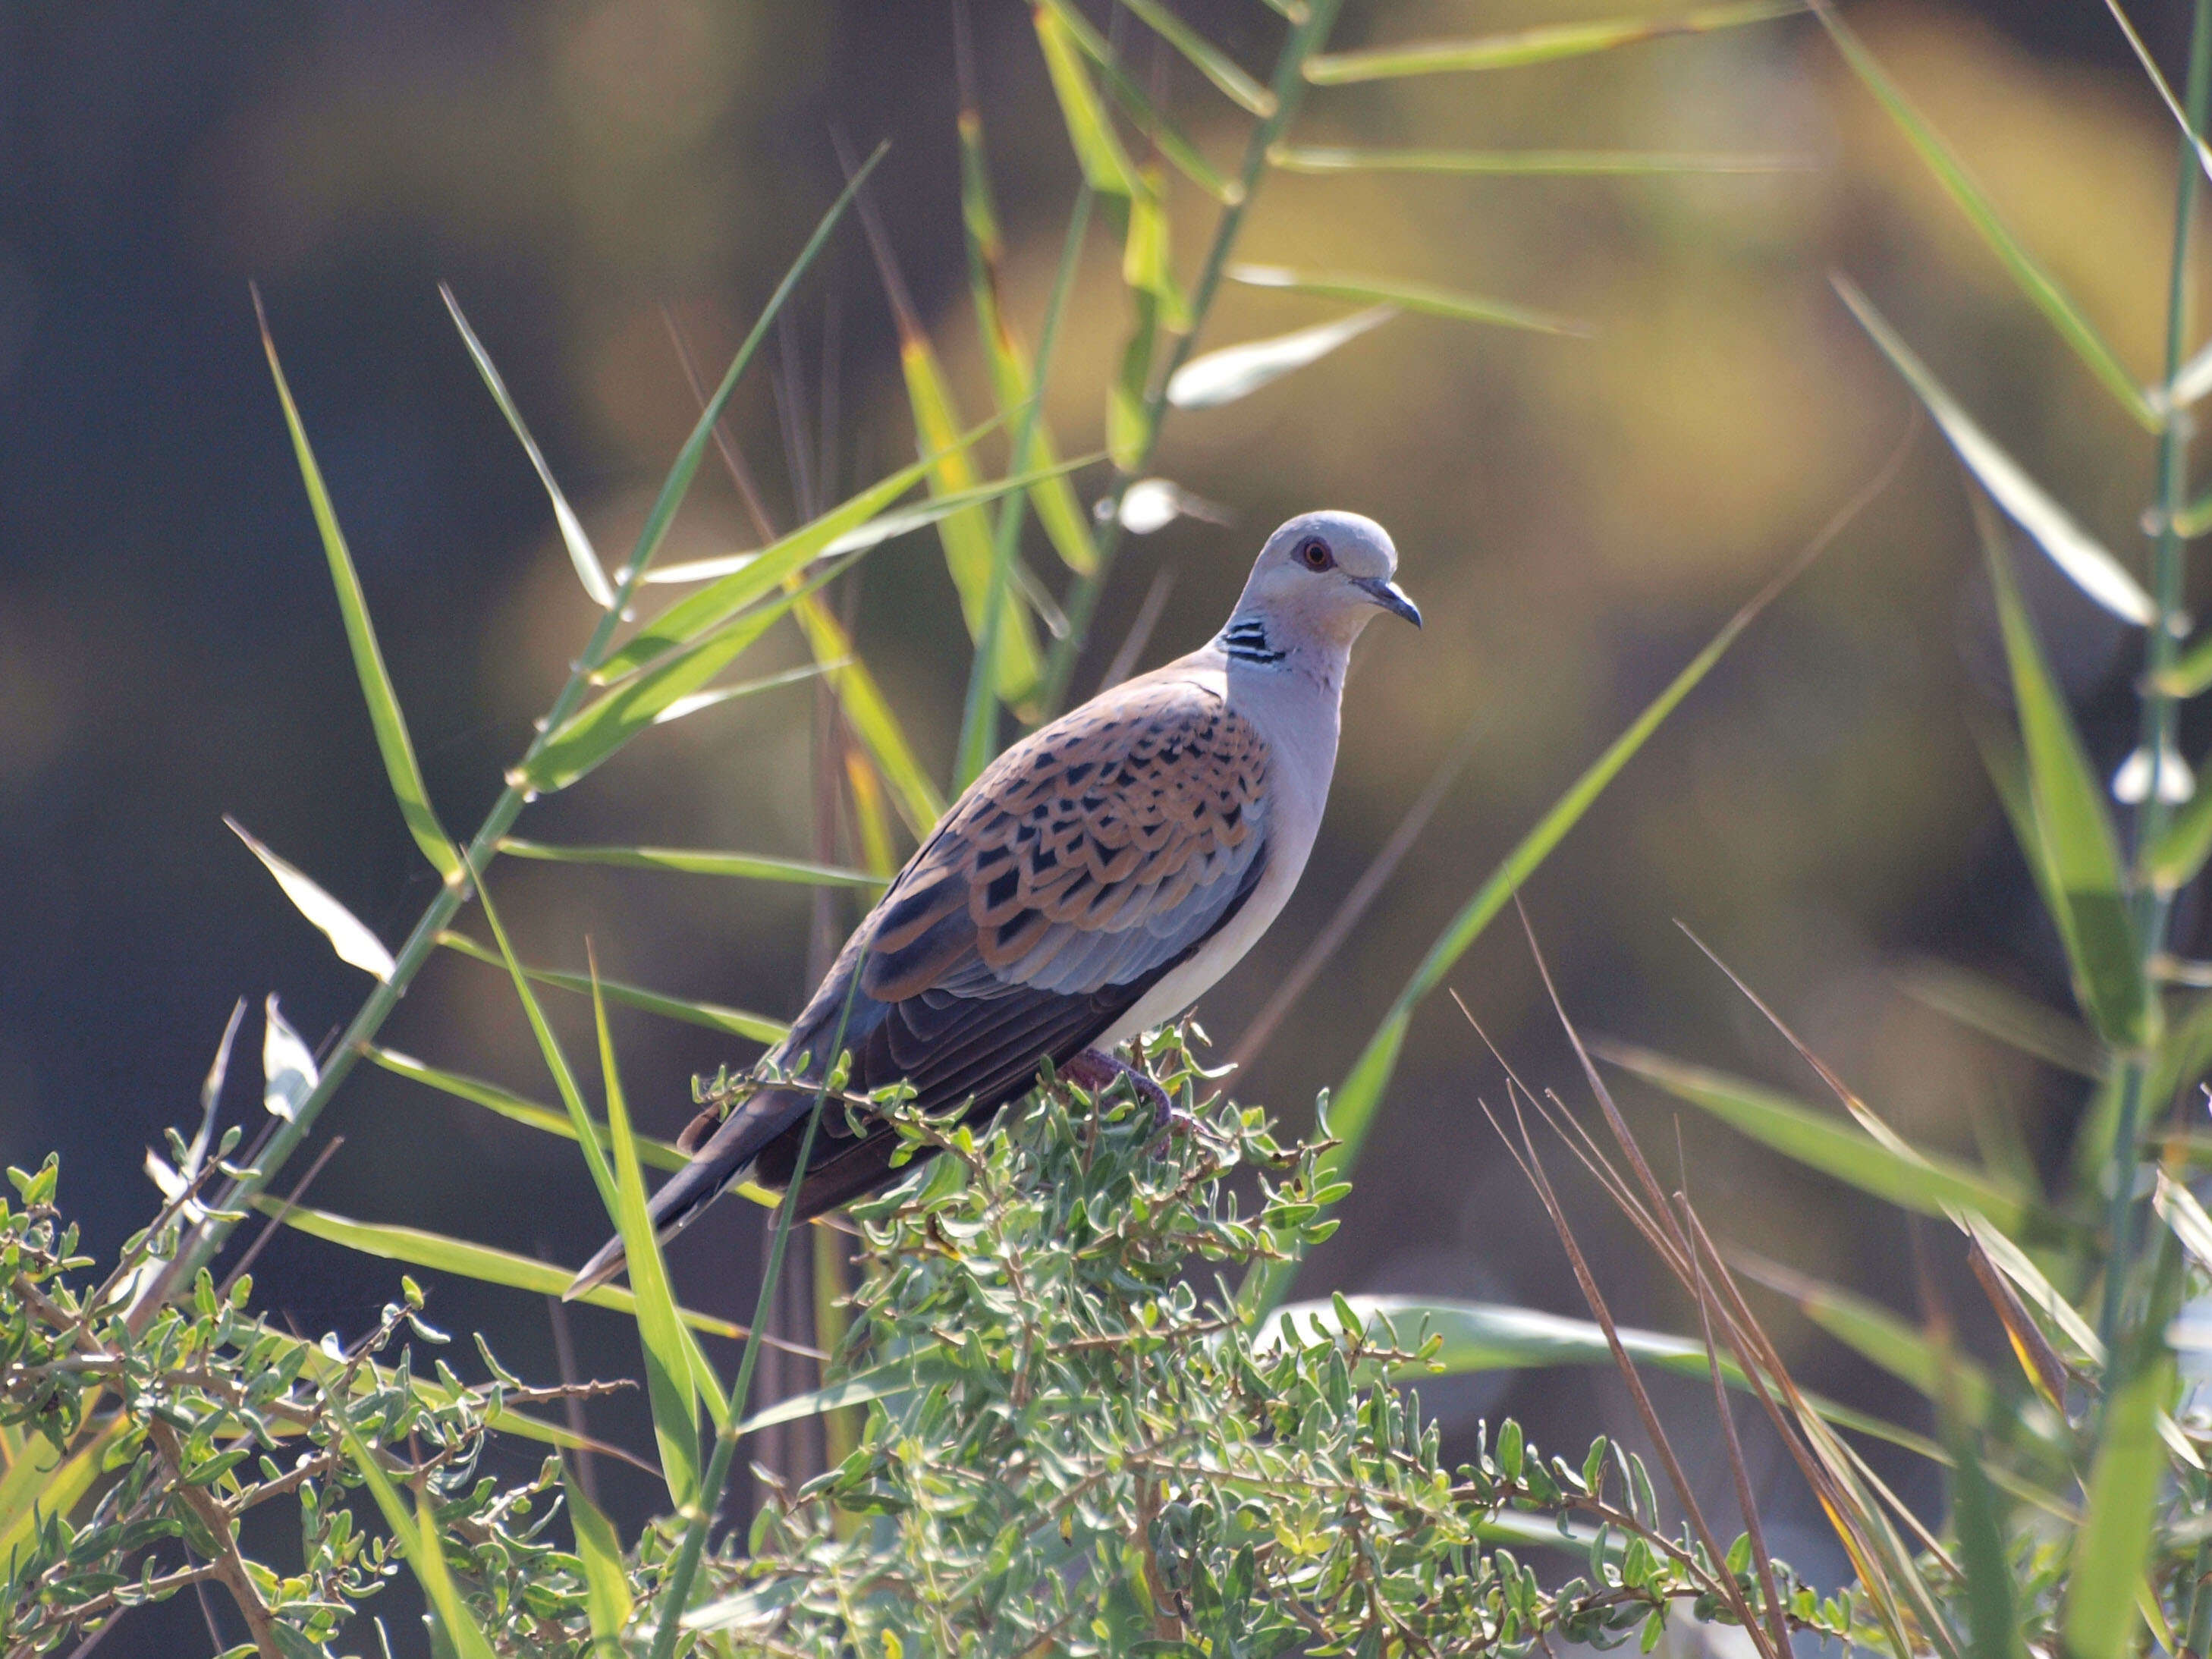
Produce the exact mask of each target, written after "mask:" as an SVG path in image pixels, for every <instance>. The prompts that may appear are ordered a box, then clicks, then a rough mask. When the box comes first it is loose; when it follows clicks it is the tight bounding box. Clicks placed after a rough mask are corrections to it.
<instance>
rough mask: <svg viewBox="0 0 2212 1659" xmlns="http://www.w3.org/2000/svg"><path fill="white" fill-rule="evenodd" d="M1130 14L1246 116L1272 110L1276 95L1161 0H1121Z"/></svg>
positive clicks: (1258, 114) (1265, 114)
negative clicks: (1178, 54) (1174, 50)
mask: <svg viewBox="0 0 2212 1659" xmlns="http://www.w3.org/2000/svg"><path fill="white" fill-rule="evenodd" d="M1121 4H1122V5H1123V6H1124V7H1126V8H1127V9H1128V11H1129V14H1130V15H1132V16H1133V17H1134V18H1136V19H1137V21H1139V22H1140V23H1142V24H1144V25H1145V27H1147V28H1149V29H1151V30H1152V33H1155V34H1157V35H1158V36H1159V37H1160V39H1161V40H1164V41H1166V42H1167V43H1168V44H1169V45H1170V46H1173V47H1174V48H1175V49H1176V51H1177V52H1181V53H1182V55H1183V58H1185V60H1186V61H1188V63H1189V64H1190V66H1191V67H1192V68H1193V69H1194V70H1197V71H1198V72H1199V73H1200V75H1202V76H1205V77H1206V79H1207V80H1209V81H1211V82H1213V84H1214V86H1215V87H1216V88H1218V89H1219V91H1220V93H1221V95H1222V96H1223V97H1225V98H1226V99H1228V100H1229V101H1230V102H1231V103H1232V104H1234V105H1236V106H1237V107H1238V108H1239V109H1241V110H1243V111H1244V112H1245V113H1247V114H1248V115H1256V116H1259V117H1260V118H1261V119H1262V120H1265V119H1266V118H1267V117H1268V116H1270V115H1273V113H1274V112H1275V94H1273V93H1272V92H1270V91H1268V90H1267V88H1265V87H1263V86H1261V84H1260V83H1259V82H1257V81H1255V80H1254V79H1253V78H1252V77H1251V76H1249V75H1247V74H1246V73H1245V72H1244V71H1243V70H1242V69H1240V68H1239V67H1238V66H1237V64H1235V63H1234V62H1233V61H1232V60H1231V58H1230V57H1229V54H1228V53H1226V52H1223V51H1222V50H1221V48H1220V47H1218V46H1215V45H1214V44H1213V42H1212V41H1211V40H1207V39H1206V37H1205V36H1204V35H1202V34H1200V33H1199V32H1198V31H1197V30H1196V29H1194V28H1193V27H1191V26H1190V25H1189V24H1188V23H1186V22H1184V21H1182V18H1180V17H1178V16H1176V15H1175V14H1174V13H1173V12H1171V11H1170V10H1169V9H1167V8H1166V7H1165V6H1164V5H1162V4H1161V3H1160V0H1121Z"/></svg>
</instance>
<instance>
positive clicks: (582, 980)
mask: <svg viewBox="0 0 2212 1659" xmlns="http://www.w3.org/2000/svg"><path fill="white" fill-rule="evenodd" d="M437 942H438V943H439V944H440V945H443V946H445V947H446V949H447V950H449V951H458V952H459V954H460V955H462V956H465V957H469V958H470V959H471V960H472V961H476V962H482V963H489V965H490V966H492V967H495V968H497V967H501V966H503V965H505V958H504V957H502V956H501V953H500V952H499V951H493V950H487V949H486V948H485V947H484V946H483V945H480V944H478V943H477V941H476V940H475V939H471V938H470V937H469V936H468V935H467V934H466V933H454V932H453V931H452V930H451V929H447V931H445V932H442V933H440V934H439V935H438V941H437ZM516 971H517V972H519V973H520V974H521V975H523V976H524V977H525V978H526V979H527V980H529V981H533V982H535V983H537V984H539V985H550V986H551V987H554V988H555V989H556V990H562V991H572V992H574V993H575V994H577V995H578V996H586V997H587V996H589V995H591V994H592V981H591V977H590V975H586V974H568V973H562V972H559V971H557V970H556V969H550V968H518V969H516ZM599 984H600V987H601V988H602V989H603V990H604V991H605V994H606V997H607V1000H608V1001H610V1002H619V1003H621V1004H622V1005H623V1006H625V1007H629V1008H635V1009H637V1010H639V1011H640V1012H643V1013H648V1014H659V1016H661V1018H664V1019H675V1020H681V1021H683V1022H684V1024H687V1025H703V1026H705V1027H706V1028H707V1029H708V1030H710V1031H726V1032H727V1033H729V1034H730V1035H731V1036H741V1037H744V1038H747V1039H748V1040H750V1041H751V1042H778V1041H780V1040H781V1037H782V1036H783V1034H784V1032H785V1030H787V1027H786V1026H785V1025H784V1024H783V1022H782V1021H781V1020H775V1019H770V1018H768V1016H767V1015H765V1014H750V1013H747V1012H745V1011H744V1009H742V1008H726V1007H724V1006H722V1005H721V1004H720V1003H716V1002H693V1001H690V1000H686V999H684V998H683V997H673V996H670V995H668V994H665V993H664V992H660V991H648V990H646V989H644V988H642V987H639V986H635V985H626V984H624V983H623V981H620V980H617V979H605V980H601V981H599ZM533 1001H534V999H533ZM564 1097H565V1092H564ZM579 1098H580V1097H579ZM583 1121H586V1122H589V1121H590V1118H589V1115H588V1114H587V1115H585V1116H584V1119H583Z"/></svg>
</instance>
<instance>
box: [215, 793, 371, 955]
mask: <svg viewBox="0 0 2212 1659" xmlns="http://www.w3.org/2000/svg"><path fill="white" fill-rule="evenodd" d="M222 821H223V822H224V823H226V824H228V825H229V826H230V832H231V834H233V835H234V836H237V837H238V838H239V840H240V841H242V842H245V843H246V851H248V852H250V853H252V854H253V856H254V857H256V858H257V859H259V860H261V863H262V866H263V867H264V869H266V870H267V871H268V872H269V873H270V875H272V876H274V877H276V884H277V885H278V886H279V887H281V888H283V890H284V896H285V897H286V898H288V899H289V900H291V901H292V904H293V908H295V909H297V910H298V911H299V913H300V914H301V915H303V916H305V917H306V918H307V920H308V921H311V922H313V924H314V925H315V927H317V928H319V929H320V930H321V933H322V935H323V937H324V938H325V939H328V940H330V942H331V950H332V951H335V952H337V958H338V960H339V961H340V962H343V963H346V964H348V965H349V966H350V967H354V968H358V969H361V970H362V972H363V973H365V974H368V975H372V976H374V978H376V979H379V980H383V981H389V980H390V979H391V977H392V969H394V968H396V967H397V966H398V963H395V962H393V961H392V952H391V951H387V950H386V949H385V948H384V941H383V940H382V939H379V938H377V936H376V935H375V934H374V933H371V932H369V930H368V927H367V926H366V925H365V924H364V923H363V922H362V921H361V920H360V918H358V917H357V916H356V915H354V913H353V912H352V911H350V910H349V909H347V908H345V906H344V905H343V904H341V903H339V902H337V900H336V899H334V898H332V897H331V896H330V895H329V894H328V893H327V892H325V891H324V890H323V889H322V887H321V886H320V885H319V884H318V883H317V882H316V881H315V880H314V878H313V877H311V876H309V875H308V874H307V872H305V871H303V870H301V869H298V868H297V867H295V866H293V865H290V864H288V863H287V862H285V861H284V860H283V859H280V858H278V857H277V856H276V854H274V853H272V852H270V850H269V849H268V848H266V847H264V846H263V845H262V844H261V842H258V841H257V840H256V839H255V838H254V837H253V836H251V835H249V834H247V833H246V827H245V826H244V825H243V824H241V823H239V821H238V820H237V819H236V818H234V817H229V816H228V814H226V815H225V816H224V817H223V820H222Z"/></svg>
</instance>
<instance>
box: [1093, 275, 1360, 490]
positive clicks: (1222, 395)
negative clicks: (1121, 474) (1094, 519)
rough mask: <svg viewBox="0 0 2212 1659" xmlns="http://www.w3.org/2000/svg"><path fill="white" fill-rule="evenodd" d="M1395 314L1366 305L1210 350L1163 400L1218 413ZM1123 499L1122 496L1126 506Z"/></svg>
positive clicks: (1185, 369)
mask: <svg viewBox="0 0 2212 1659" xmlns="http://www.w3.org/2000/svg"><path fill="white" fill-rule="evenodd" d="M1397 314H1398V313H1397V308H1396V307H1393V306H1370V307H1369V308H1368V309H1366V310H1365V311H1356V312H1354V313H1352V315H1350V316H1349V317H1339V318H1336V319H1333V320H1331V321H1329V322H1326V323H1316V324H1314V325H1312V326H1311V327H1309V328H1301V329H1297V330H1294V331H1292V332H1291V333H1288V334H1278V335H1276V336H1274V337H1273V338H1271V339H1266V340H1252V341H1248V342H1247V343H1244V344H1243V345H1233V346H1225V347H1224V348H1222V349H1220V350H1218V351H1209V352H1207V353H1206V355H1205V356H1200V357H1194V358H1192V359H1191V360H1190V361H1189V362H1187V363H1185V364H1184V365H1183V366H1182V368H1179V369H1177V370H1176V372H1175V375H1174V377H1173V378H1172V379H1171V380H1169V381H1168V402H1169V403H1170V404H1173V405H1175V407H1176V408H1177V409H1218V408H1219V407H1220V406H1221V405H1222V404H1232V403H1235V402H1236V401H1237V399H1238V398H1246V397H1249V396H1250V395H1251V394H1252V393H1253V392H1257V391H1258V390H1259V389H1260V388H1261V386H1266V385H1267V384H1268V383H1269V382H1270V381H1273V380H1280V379H1281V378H1282V377H1283V376H1284V375H1285V374H1290V373H1291V371H1292V370H1293V369H1299V368H1304V367H1305V366H1306V365H1307V364H1308V363H1311V362H1318V361H1319V360H1320V359H1322V358H1323V357H1326V356H1328V354H1329V353H1330V352H1332V351H1334V350H1335V349H1337V348H1338V347H1339V346H1340V345H1344V344H1346V343H1348V342H1350V341H1352V340H1356V339H1358V337H1360V336H1361V335H1363V334H1364V333H1366V332H1367V331H1369V330H1370V329H1373V328H1379V327H1380V326H1382V325H1383V324H1384V323H1387V322H1389V320H1390V319H1392V318H1393V317H1395V316H1396V315H1397ZM1126 499H1127V498H1126V496H1125V497H1124V501H1125V503H1126ZM1170 516H1172V515H1170ZM1163 522H1164V521H1163Z"/></svg>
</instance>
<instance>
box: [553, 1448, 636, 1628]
mask: <svg viewBox="0 0 2212 1659" xmlns="http://www.w3.org/2000/svg"><path fill="white" fill-rule="evenodd" d="M561 1490H562V1494H563V1496H564V1497H565V1498H567V1499H568V1521H569V1524H570V1525H571V1527H572V1528H574V1531H575V1534H576V1559H577V1560H578V1561H580V1562H581V1563H582V1564H583V1568H584V1616H585V1618H586V1620H588V1621H589V1623H590V1625H591V1629H592V1641H593V1642H594V1643H595V1644H608V1645H609V1646H610V1647H611V1649H612V1650H615V1651H617V1652H619V1651H620V1650H621V1646H622V1633H623V1626H626V1625H627V1624H629V1617H630V1614H631V1613H634V1612H635V1611H636V1607H637V1604H636V1602H635V1601H634V1600H633V1599H632V1598H631V1596H630V1593H629V1572H628V1571H626V1570H625V1568H624V1566H623V1548H622V1540H621V1539H620V1538H618V1537H617V1536H616V1535H615V1528H614V1523H613V1522H611V1521H609V1520H608V1519H607V1517H606V1515H605V1512H604V1511H603V1510H601V1509H600V1508H599V1505H598V1504H594V1503H593V1502H592V1500H591V1498H589V1497H588V1496H586V1493H585V1492H584V1488H583V1487H582V1486H581V1485H580V1484H579V1483H578V1481H577V1480H576V1479H575V1477H574V1475H572V1474H570V1473H569V1470H568V1462H567V1460H566V1459H563V1460H562V1464H561Z"/></svg>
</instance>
